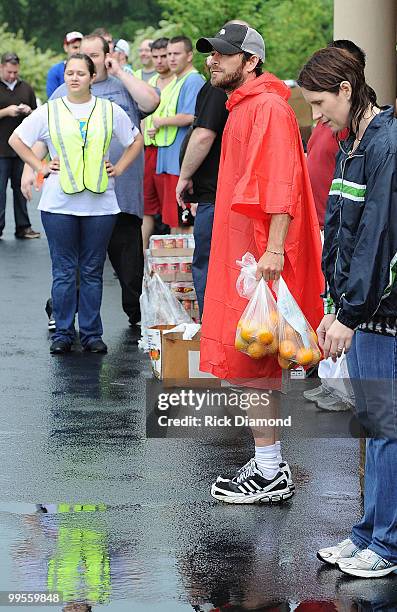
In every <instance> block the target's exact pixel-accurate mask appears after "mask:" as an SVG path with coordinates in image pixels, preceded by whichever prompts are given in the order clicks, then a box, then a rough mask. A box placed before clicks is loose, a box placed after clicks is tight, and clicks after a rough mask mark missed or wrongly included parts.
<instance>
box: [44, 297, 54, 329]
mask: <svg viewBox="0 0 397 612" xmlns="http://www.w3.org/2000/svg"><path fill="white" fill-rule="evenodd" d="M44 310H45V311H46V315H47V317H48V331H50V332H53V331H55V330H56V327H57V326H56V323H55V319H54V317H53V316H52V299H51V298H48V300H47V302H46V305H45V307H44Z"/></svg>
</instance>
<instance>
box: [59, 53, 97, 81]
mask: <svg viewBox="0 0 397 612" xmlns="http://www.w3.org/2000/svg"><path fill="white" fill-rule="evenodd" d="M72 59H78V60H83V62H85V63H86V66H87V68H88V72H89V73H90V76H94V74H95V64H94V62H93V61H92V59H91V58H90V56H89V55H86V54H85V53H73V55H71V56H70V57H68V59H67V60H66V62H65V70H66V68H67V65H68V63H69V62H70V60H72Z"/></svg>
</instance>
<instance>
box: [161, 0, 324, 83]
mask: <svg viewBox="0 0 397 612" xmlns="http://www.w3.org/2000/svg"><path fill="white" fill-rule="evenodd" d="M159 2H160V4H161V6H162V7H163V15H164V17H165V18H166V19H170V20H172V21H173V22H174V23H177V24H180V26H181V31H183V33H184V34H186V35H187V36H190V37H191V38H192V39H193V40H194V41H196V40H197V39H198V38H199V37H200V36H208V35H209V36H211V35H213V34H215V32H217V31H218V30H219V29H220V28H221V26H222V25H223V24H224V23H225V22H226V21H230V20H232V19H240V20H241V19H242V20H246V21H247V22H248V23H249V24H250V25H251V26H252V27H254V28H256V29H257V30H258V31H259V32H261V34H262V35H263V37H264V39H265V42H266V68H267V69H268V70H271V71H273V72H275V73H276V74H277V76H279V77H280V78H284V79H287V78H295V77H296V75H297V73H298V72H299V69H300V67H301V66H302V65H303V64H304V63H305V61H306V60H307V59H308V58H309V56H310V54H311V53H313V52H314V51H315V50H316V49H319V48H320V47H323V46H325V45H326V44H327V43H328V42H330V41H331V40H332V18H333V15H332V11H333V0H218V2H216V3H208V2H207V0H159Z"/></svg>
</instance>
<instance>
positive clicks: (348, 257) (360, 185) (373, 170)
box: [322, 106, 397, 329]
mask: <svg viewBox="0 0 397 612" xmlns="http://www.w3.org/2000/svg"><path fill="white" fill-rule="evenodd" d="M351 145H352V140H349V141H346V142H344V143H341V150H340V151H339V153H338V155H337V158H336V168H335V175H334V180H333V181H332V185H331V190H330V195H329V199H328V204H327V212H326V217H325V235H324V250H323V261H322V266H323V272H324V275H325V278H326V282H327V289H326V294H325V297H328V298H329V297H330V298H331V300H332V301H333V303H334V305H335V312H336V313H337V319H338V320H339V321H340V322H341V323H343V324H344V325H346V326H347V327H350V328H351V329H355V328H356V327H357V326H358V325H360V324H362V323H366V322H369V321H373V320H382V319H386V318H396V317H397V120H396V119H395V118H394V109H393V108H392V107H391V106H390V107H386V108H385V109H383V111H382V112H381V113H379V114H378V115H377V116H376V117H375V118H374V119H373V120H372V121H371V123H370V124H369V126H368V128H367V129H366V130H365V132H364V136H363V139H362V141H361V142H360V144H359V146H358V147H357V149H356V150H355V152H354V153H353V154H352V155H349V154H348V151H349V149H350V148H351ZM328 302H330V300H328Z"/></svg>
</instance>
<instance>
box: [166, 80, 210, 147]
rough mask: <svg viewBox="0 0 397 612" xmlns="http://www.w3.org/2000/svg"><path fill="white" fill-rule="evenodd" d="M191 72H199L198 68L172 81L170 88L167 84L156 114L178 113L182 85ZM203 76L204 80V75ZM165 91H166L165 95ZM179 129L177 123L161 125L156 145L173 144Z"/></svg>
mask: <svg viewBox="0 0 397 612" xmlns="http://www.w3.org/2000/svg"><path fill="white" fill-rule="evenodd" d="M191 74H198V72H197V70H195V69H193V70H191V71H190V72H188V73H187V74H185V75H184V76H183V77H181V78H180V79H176V80H175V81H171V83H170V85H172V87H170V88H169V89H168V87H169V86H167V87H166V88H164V89H163V91H162V92H161V100H160V105H159V107H158V109H157V110H156V115H157V116H158V117H174V116H175V115H176V114H177V112H176V111H177V107H178V99H179V94H180V93H181V89H182V85H183V84H184V82H185V81H186V79H187V77H188V76H190V75H191ZM200 76H202V75H200ZM202 78H203V80H204V77H203V76H202ZM166 90H167V91H166ZM164 92H166V95H165V96H164ZM178 129H179V128H178V127H177V126H176V125H166V126H164V127H161V128H160V129H159V131H158V132H157V133H156V136H155V145H156V147H169V146H170V145H172V143H173V142H174V140H175V138H176V135H177V133H178Z"/></svg>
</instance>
